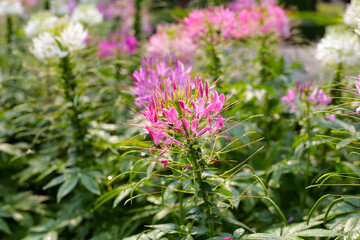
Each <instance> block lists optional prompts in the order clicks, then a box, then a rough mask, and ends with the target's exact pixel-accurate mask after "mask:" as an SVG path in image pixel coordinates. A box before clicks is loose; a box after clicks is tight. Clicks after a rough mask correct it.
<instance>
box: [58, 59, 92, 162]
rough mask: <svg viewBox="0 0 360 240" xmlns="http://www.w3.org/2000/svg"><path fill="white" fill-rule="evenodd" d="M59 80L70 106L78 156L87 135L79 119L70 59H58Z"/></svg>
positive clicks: (81, 152) (83, 146)
mask: <svg viewBox="0 0 360 240" xmlns="http://www.w3.org/2000/svg"><path fill="white" fill-rule="evenodd" d="M59 67H60V70H61V78H62V80H63V90H64V95H65V100H66V101H67V102H69V103H70V104H71V107H70V109H71V111H72V113H71V115H70V122H71V125H72V127H73V137H74V142H75V144H76V148H77V149H76V150H77V152H78V153H79V154H80V155H83V154H84V153H85V151H84V148H85V141H84V140H85V136H86V134H87V129H86V126H85V124H84V122H83V120H82V119H81V118H80V114H81V112H80V110H79V108H78V103H77V100H76V97H77V94H76V89H77V83H76V81H75V75H74V74H73V65H72V64H71V62H70V57H69V56H66V57H63V58H61V59H60V66H59Z"/></svg>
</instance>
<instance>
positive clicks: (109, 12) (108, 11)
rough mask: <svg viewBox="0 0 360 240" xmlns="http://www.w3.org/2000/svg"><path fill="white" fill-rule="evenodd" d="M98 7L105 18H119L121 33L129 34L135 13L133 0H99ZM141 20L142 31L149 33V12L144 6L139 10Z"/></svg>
mask: <svg viewBox="0 0 360 240" xmlns="http://www.w3.org/2000/svg"><path fill="white" fill-rule="evenodd" d="M98 9H99V11H100V12H102V13H103V15H104V17H105V18H107V19H114V18H118V19H119V22H120V23H121V24H120V27H119V28H120V29H119V31H120V32H121V33H122V34H127V35H130V34H131V30H132V27H133V25H134V14H135V5H134V0H104V1H100V3H99V5H98ZM141 22H142V31H143V32H144V33H151V32H152V27H151V25H150V21H149V13H148V12H147V10H146V9H145V8H143V9H142V11H141Z"/></svg>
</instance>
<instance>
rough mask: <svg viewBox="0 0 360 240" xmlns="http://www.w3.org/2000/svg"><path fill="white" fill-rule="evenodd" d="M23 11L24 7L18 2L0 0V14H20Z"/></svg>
mask: <svg viewBox="0 0 360 240" xmlns="http://www.w3.org/2000/svg"><path fill="white" fill-rule="evenodd" d="M23 13H24V8H23V6H22V5H21V3H20V2H13V1H9V0H2V1H0V16H7V15H21V14H23Z"/></svg>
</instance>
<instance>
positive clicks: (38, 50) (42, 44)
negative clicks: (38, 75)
mask: <svg viewBox="0 0 360 240" xmlns="http://www.w3.org/2000/svg"><path fill="white" fill-rule="evenodd" d="M30 51H31V52H32V54H34V56H35V57H36V58H38V59H39V60H41V61H45V60H48V59H52V58H59V57H60V58H61V57H65V56H66V55H67V54H68V53H67V52H66V51H62V50H61V49H60V47H59V44H58V43H57V41H56V40H55V37H54V35H53V34H51V33H48V32H45V33H43V34H41V35H39V36H38V37H36V38H34V39H33V47H32V49H31V50H30Z"/></svg>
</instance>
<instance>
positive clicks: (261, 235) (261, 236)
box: [241, 233, 299, 240]
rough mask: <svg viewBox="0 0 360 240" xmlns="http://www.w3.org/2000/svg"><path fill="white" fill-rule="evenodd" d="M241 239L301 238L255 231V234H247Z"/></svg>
mask: <svg viewBox="0 0 360 240" xmlns="http://www.w3.org/2000/svg"><path fill="white" fill-rule="evenodd" d="M241 239H242V240H247V239H249V240H250V239H259V240H264V239H271V240H295V239H299V238H297V237H279V236H277V235H274V234H269V233H254V234H250V235H245V236H243V237H242V238H241Z"/></svg>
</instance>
